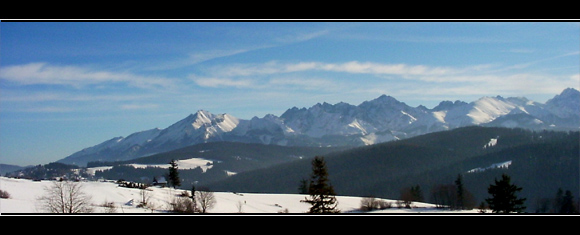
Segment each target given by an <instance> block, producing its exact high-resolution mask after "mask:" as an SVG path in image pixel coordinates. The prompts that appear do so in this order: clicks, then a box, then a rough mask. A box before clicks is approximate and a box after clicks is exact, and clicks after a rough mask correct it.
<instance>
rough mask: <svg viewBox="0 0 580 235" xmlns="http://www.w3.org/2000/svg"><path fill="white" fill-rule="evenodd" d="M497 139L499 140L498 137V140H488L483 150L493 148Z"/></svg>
mask: <svg viewBox="0 0 580 235" xmlns="http://www.w3.org/2000/svg"><path fill="white" fill-rule="evenodd" d="M497 139H499V137H498V138H491V139H490V140H489V142H488V143H487V144H485V145H484V146H483V148H484V149H485V148H491V147H493V146H495V145H496V144H497Z"/></svg>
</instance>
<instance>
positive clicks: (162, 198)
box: [0, 177, 477, 214]
mask: <svg viewBox="0 0 580 235" xmlns="http://www.w3.org/2000/svg"><path fill="white" fill-rule="evenodd" d="M52 183H53V182H52V181H31V180H25V179H13V178H6V177H0V190H2V191H4V192H8V193H9V194H10V198H8V199H0V213H44V211H43V210H42V208H40V207H39V205H38V200H37V198H38V197H41V196H44V195H46V192H45V188H46V187H50V186H51V185H52ZM81 183H82V190H83V192H85V193H86V194H88V195H90V196H91V203H92V204H93V205H94V211H93V212H95V213H105V212H106V210H105V207H102V206H100V205H102V204H104V203H105V202H112V203H113V204H114V205H115V212H116V213H164V212H167V210H168V208H169V203H170V202H171V201H172V200H173V199H174V198H175V197H176V196H177V195H179V194H181V192H182V191H184V190H180V189H177V190H175V189H170V188H158V187H150V188H148V190H147V195H148V196H149V197H150V200H149V205H151V208H149V209H144V208H138V207H137V205H138V204H139V203H138V202H139V201H141V195H142V194H141V192H142V191H141V190H140V189H131V188H124V187H119V186H118V185H117V184H115V183H112V182H81ZM214 196H215V199H216V203H215V206H214V207H213V208H211V209H209V210H208V212H209V213H240V212H241V213H255V214H259V213H281V212H287V213H304V212H306V211H307V210H308V209H309V207H310V204H307V203H303V202H300V200H303V199H305V197H307V196H308V195H299V194H256V193H232V192H214ZM336 198H337V200H338V209H340V210H341V212H343V213H360V211H358V208H360V204H361V199H362V198H361V197H349V196H337V197H336ZM385 200H386V199H385ZM387 201H390V202H392V204H393V206H394V208H391V209H386V210H377V211H373V212H372V213H477V210H469V211H449V210H438V209H436V208H435V206H434V205H432V204H427V203H419V202H414V203H413V204H412V206H414V207H416V208H413V209H404V208H396V206H395V205H396V203H395V202H396V201H395V200H387Z"/></svg>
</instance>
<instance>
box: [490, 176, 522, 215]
mask: <svg viewBox="0 0 580 235" xmlns="http://www.w3.org/2000/svg"><path fill="white" fill-rule="evenodd" d="M501 177H502V179H501V180H499V181H498V180H497V179H495V185H490V186H489V187H488V189H487V191H488V193H489V194H491V198H487V199H485V201H486V202H487V203H488V204H489V208H490V209H491V210H492V212H494V213H510V212H522V211H524V210H525V209H526V207H525V206H524V201H525V200H526V199H525V198H518V197H517V196H516V193H517V192H519V191H522V188H521V187H517V186H516V185H514V184H511V183H510V177H509V176H508V175H506V174H503V175H502V176H501Z"/></svg>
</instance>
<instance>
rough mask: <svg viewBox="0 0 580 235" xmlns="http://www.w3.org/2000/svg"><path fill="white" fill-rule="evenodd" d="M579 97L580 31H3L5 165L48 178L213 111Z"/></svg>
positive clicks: (142, 26)
mask: <svg viewBox="0 0 580 235" xmlns="http://www.w3.org/2000/svg"><path fill="white" fill-rule="evenodd" d="M567 87H574V88H576V89H580V23H578V22H361V21H351V22H223V21H218V22H163V21H161V22H6V21H4V22H0V163H5V164H16V165H28V164H46V163H49V162H52V161H56V160H59V159H62V158H64V157H66V156H68V155H70V154H72V153H74V152H76V151H79V150H81V149H82V148H85V147H90V146H93V145H96V144H99V143H101V142H102V141H105V140H108V139H110V138H112V137H116V136H127V135H129V134H131V133H133V132H136V131H141V130H147V129H151V128H155V127H159V128H166V127H167V126H169V125H171V124H172V123H174V122H176V121H178V120H180V119H182V118H184V117H186V116H187V115H188V114H190V113H195V112H196V111H197V110H199V109H204V110H207V111H210V112H212V113H229V114H231V115H233V116H236V117H239V118H244V119H250V118H252V117H253V116H258V117H263V116H264V115H266V114H274V115H278V116H279V115H281V114H282V113H283V112H284V111H285V110H286V109H288V108H291V107H294V106H296V107H310V106H312V105H314V104H316V103H318V102H321V103H322V102H328V103H331V104H334V103H338V102H346V103H350V104H354V105H358V104H360V103H361V102H363V101H365V100H372V99H374V98H377V97H379V96H380V95H382V94H387V95H391V96H393V97H395V98H397V99H398V100H399V101H402V102H405V103H407V104H408V105H411V106H418V105H425V106H427V107H428V108H432V107H434V106H435V105H437V104H438V103H439V102H440V101H442V100H452V101H455V100H463V101H466V102H470V101H474V100H476V99H478V98H480V97H483V96H496V95H501V96H504V97H510V96H525V97H527V98H529V99H531V100H534V101H538V102H542V103H543V102H545V101H546V100H548V99H549V98H552V97H553V96H554V95H556V94H558V93H560V92H561V91H562V90H564V89H565V88H567Z"/></svg>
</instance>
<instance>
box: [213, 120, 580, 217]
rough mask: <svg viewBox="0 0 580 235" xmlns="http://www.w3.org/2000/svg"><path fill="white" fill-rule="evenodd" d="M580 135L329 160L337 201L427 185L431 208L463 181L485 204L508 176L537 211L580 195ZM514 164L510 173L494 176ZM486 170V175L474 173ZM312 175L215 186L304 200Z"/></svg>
mask: <svg viewBox="0 0 580 235" xmlns="http://www.w3.org/2000/svg"><path fill="white" fill-rule="evenodd" d="M579 135H580V133H579V132H555V131H539V132H534V131H529V130H523V129H510V128H497V127H478V126H473V127H464V128H458V129H454V130H450V131H442V132H436V133H431V134H426V135H422V136H418V137H414V138H409V139H405V140H399V141H393V142H387V143H381V144H376V145H371V146H365V147H359V148H354V149H350V150H345V151H343V152H337V153H332V154H327V155H325V160H326V162H327V167H328V172H329V178H330V180H331V183H332V185H333V186H334V189H335V191H336V193H337V194H340V195H353V196H369V195H373V196H377V197H387V198H398V197H399V195H400V190H401V189H403V188H405V187H411V186H415V185H420V187H421V189H422V191H423V192H424V194H425V195H424V197H425V199H426V200H427V201H429V200H430V192H431V189H433V188H434V187H435V186H437V185H442V184H453V182H454V180H455V179H456V178H457V176H458V174H461V175H462V176H463V177H464V181H465V183H464V184H465V187H466V188H467V189H468V190H469V191H470V192H472V193H473V194H474V196H475V199H476V200H477V202H478V203H479V202H481V201H483V200H484V199H485V198H486V197H488V196H489V195H487V187H488V186H489V184H492V183H493V180H494V178H500V176H501V174H502V173H506V174H508V175H510V176H511V177H512V181H513V182H514V183H515V184H517V185H518V186H521V187H523V188H524V190H523V192H522V193H521V196H524V197H527V198H528V201H527V203H528V205H529V206H528V209H529V210H533V208H534V206H535V205H536V202H537V201H539V200H541V199H542V198H550V197H554V196H555V194H556V192H557V190H558V188H562V189H563V190H571V191H572V192H573V193H574V195H575V196H578V195H580V189H579V187H578V185H579V178H580V173H579V169H578V168H579V162H578V158H579V153H580V152H579V151H580V150H579V143H580V142H579ZM505 162H509V164H508V165H507V166H508V167H507V168H486V167H488V166H493V164H496V163H505ZM476 168H480V169H482V170H481V171H478V172H473V173H469V171H470V170H472V169H476ZM310 172H311V166H310V161H309V160H308V159H305V160H300V161H295V162H290V163H287V164H282V165H276V166H273V167H270V168H267V169H260V170H255V171H249V172H243V173H240V174H237V175H235V176H232V177H229V178H227V179H225V180H223V181H220V182H216V183H213V184H210V185H208V186H209V187H210V188H212V189H213V190H216V191H240V192H262V193H266V192H269V193H297V192H298V187H299V183H300V180H302V179H308V178H309V176H310Z"/></svg>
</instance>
